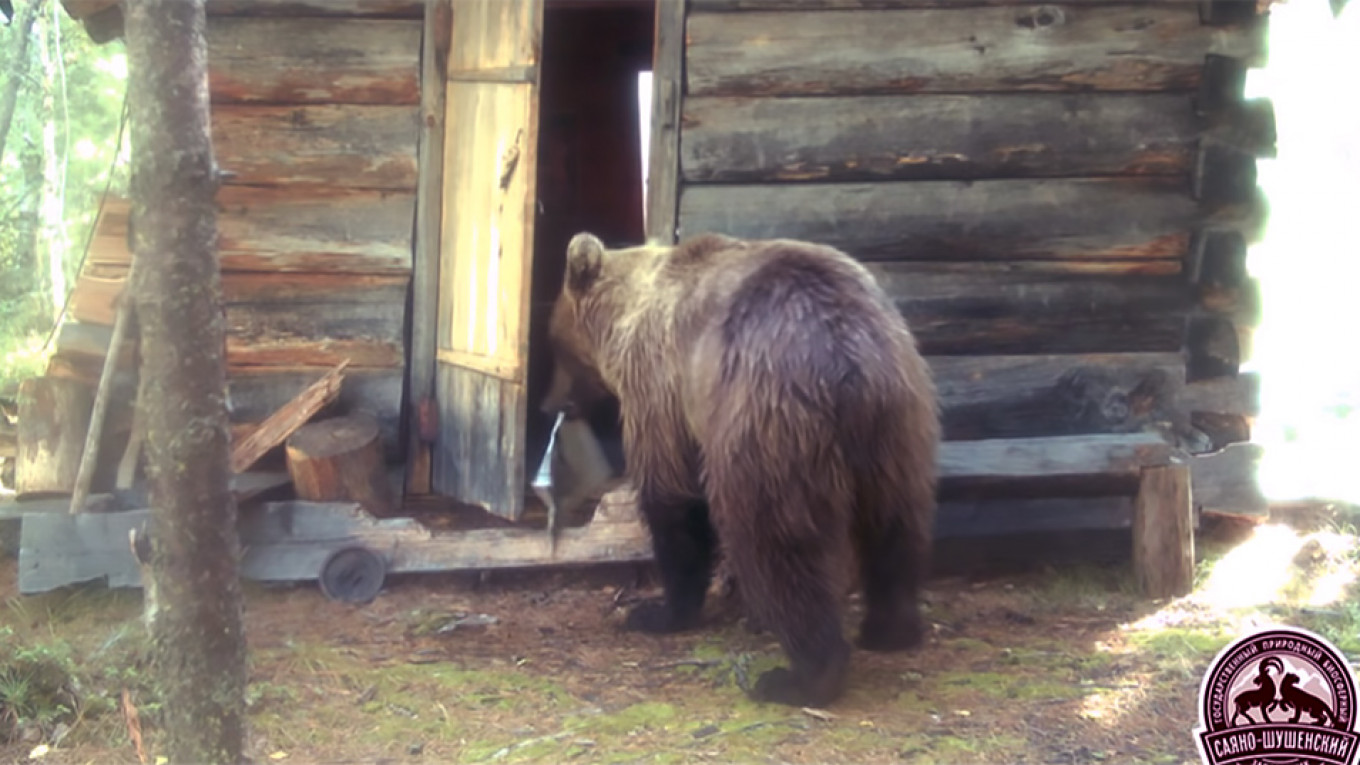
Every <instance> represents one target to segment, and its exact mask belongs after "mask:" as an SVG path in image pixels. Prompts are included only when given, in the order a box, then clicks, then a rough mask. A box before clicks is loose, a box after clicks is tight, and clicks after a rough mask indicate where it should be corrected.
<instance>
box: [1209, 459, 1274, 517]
mask: <svg viewBox="0 0 1360 765" xmlns="http://www.w3.org/2000/svg"><path fill="white" fill-rule="evenodd" d="M1264 453H1265V449H1264V448H1263V447H1262V446H1261V445H1260V444H1249V443H1242V444H1232V445H1230V446H1228V447H1227V448H1225V449H1223V450H1222V451H1218V452H1214V453H1213V454H1199V455H1195V456H1194V457H1193V458H1191V460H1190V476H1191V483H1192V485H1193V487H1194V502H1195V506H1196V507H1198V508H1199V509H1200V511H1201V512H1205V513H1215V514H1218V515H1242V516H1251V517H1257V518H1259V517H1264V516H1266V515H1269V514H1270V503H1269V501H1268V500H1267V499H1266V497H1265V495H1264V494H1262V493H1261V488H1260V485H1259V484H1258V483H1257V481H1256V471H1257V467H1258V466H1259V465H1260V462H1261V457H1262V456H1263V455H1264Z"/></svg>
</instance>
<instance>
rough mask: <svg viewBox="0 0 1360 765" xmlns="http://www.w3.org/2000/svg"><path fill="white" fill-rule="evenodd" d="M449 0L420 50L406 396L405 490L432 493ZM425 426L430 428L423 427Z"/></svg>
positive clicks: (440, 0) (438, 6)
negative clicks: (429, 417)
mask: <svg viewBox="0 0 1360 765" xmlns="http://www.w3.org/2000/svg"><path fill="white" fill-rule="evenodd" d="M452 34H453V29H452V10H451V9H450V8H449V7H448V5H447V0H430V2H426V3H425V26H424V33H423V35H422V37H421V52H420V113H421V120H420V145H419V152H418V155H417V156H418V168H419V169H418V178H417V184H418V186H419V188H418V190H417V192H416V222H415V247H414V264H413V266H412V274H411V323H410V326H411V332H410V334H411V345H410V358H411V362H410V368H409V370H408V377H409V379H408V386H409V388H410V395H409V397H408V400H407V406H406V414H407V426H406V432H407V433H408V434H409V440H408V442H407V446H406V454H407V459H406V490H407V492H408V493H411V494H428V493H430V478H431V470H432V469H433V468H432V460H433V458H434V455H433V449H434V444H433V443H432V442H431V440H430V439H429V435H430V434H429V432H428V431H430V430H431V428H429V427H428V424H429V423H422V421H421V413H422V412H425V413H429V412H432V411H434V395H435V379H434V375H435V342H436V324H437V322H438V321H439V259H440V255H439V253H440V247H439V241H440V235H441V231H440V223H441V212H442V210H443V199H444V124H445V123H444V93H445V83H444V71H445V69H446V67H445V66H444V63H443V62H444V61H445V60H446V58H447V55H448V51H447V50H441V41H445V40H450V39H452ZM422 425H425V427H422Z"/></svg>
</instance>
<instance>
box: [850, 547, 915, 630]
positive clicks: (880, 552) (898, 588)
mask: <svg viewBox="0 0 1360 765" xmlns="http://www.w3.org/2000/svg"><path fill="white" fill-rule="evenodd" d="M857 541H858V545H859V562H860V583H861V586H862V587H863V589H864V604H865V614H864V621H863V622H861V623H860V628H859V639H858V640H856V641H855V643H856V645H858V646H859V647H860V648H863V649H865V650H866V651H901V650H905V649H908V648H914V647H916V646H918V645H920V644H921V639H922V636H923V629H922V626H921V607H920V602H919V601H920V589H921V578H922V574H923V573H924V572H923V571H922V569H923V565H922V564H923V561H922V560H921V557H922V556H921V554H920V552H919V549H918V546H917V545H915V544H913V543H912V542H911V541H910V537H909V535H908V534H907V531H906V529H905V528H904V524H902V523H900V522H896V521H891V522H889V523H888V524H887V528H879V529H874V530H863V531H861V532H860V533H859V540H857Z"/></svg>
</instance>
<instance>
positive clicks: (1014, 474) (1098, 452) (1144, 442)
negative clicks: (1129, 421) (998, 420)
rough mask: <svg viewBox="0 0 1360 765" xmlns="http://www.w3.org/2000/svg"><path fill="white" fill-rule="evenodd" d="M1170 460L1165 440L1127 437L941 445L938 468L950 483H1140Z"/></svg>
mask: <svg viewBox="0 0 1360 765" xmlns="http://www.w3.org/2000/svg"><path fill="white" fill-rule="evenodd" d="M1170 458H1171V445H1170V444H1168V443H1167V442H1166V441H1165V440H1163V439H1162V438H1161V437H1160V436H1158V435H1156V434H1153V433H1123V434H1100V435H1083V436H1058V437H1052V438H1003V439H988V440H985V441H947V442H945V443H942V444H940V451H939V458H938V464H939V470H940V473H939V476H940V480H941V481H942V482H945V483H950V482H965V481H974V480H983V481H1008V480H1015V479H1024V478H1064V477H1069V476H1078V475H1080V476H1096V477H1109V478H1135V477H1137V476H1138V474H1139V473H1140V472H1141V470H1142V468H1144V467H1147V466H1149V465H1162V464H1166V463H1167V462H1168V461H1169V460H1170Z"/></svg>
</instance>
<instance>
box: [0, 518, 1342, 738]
mask: <svg viewBox="0 0 1360 765" xmlns="http://www.w3.org/2000/svg"><path fill="white" fill-rule="evenodd" d="M1286 521H1287V522H1286ZM1358 541H1360V540H1357V537H1356V534H1355V531H1354V529H1353V528H1351V527H1350V526H1349V525H1348V524H1346V523H1343V522H1342V521H1341V520H1340V519H1338V518H1335V517H1332V516H1331V515H1330V514H1328V513H1325V512H1324V513H1320V514H1318V513H1314V514H1311V515H1310V516H1309V517H1307V518H1302V519H1301V518H1300V517H1298V516H1297V515H1291V516H1290V518H1288V519H1286V520H1281V519H1279V518H1276V519H1272V521H1271V522H1269V523H1267V524H1263V525H1261V526H1257V527H1255V528H1254V530H1253V529H1251V528H1247V529H1243V528H1241V527H1234V528H1230V529H1228V530H1227V531H1225V530H1224V529H1222V528H1220V529H1218V530H1217V531H1215V530H1213V529H1209V530H1206V531H1204V532H1202V534H1201V540H1200V542H1201V544H1200V547H1201V557H1202V558H1203V561H1202V563H1201V565H1200V567H1199V572H1198V576H1197V580H1198V581H1197V586H1196V591H1195V592H1194V593H1193V594H1192V595H1190V596H1188V597H1186V598H1183V599H1179V600H1176V601H1174V602H1170V603H1167V602H1161V603H1154V602H1149V601H1146V600H1143V599H1140V598H1139V597H1137V596H1136V595H1135V594H1133V590H1132V586H1131V581H1130V576H1129V574H1128V566H1127V563H1124V564H1121V565H1114V566H1100V565H1090V564H1087V565H1073V566H1063V567H1051V568H1040V569H1037V570H1032V571H1028V572H1023V573H1017V574H1011V575H1008V576H1001V577H992V578H987V579H976V578H975V579H964V578H937V579H934V580H932V581H931V583H930V586H929V589H928V593H927V596H928V607H927V615H928V618H929V622H930V624H931V634H930V636H929V639H928V641H927V644H926V646H925V647H923V648H922V649H921V650H918V651H915V652H911V653H906V654H896V655H882V654H872V653H866V652H863V651H856V652H855V654H854V656H853V658H852V674H851V678H850V689H849V691H848V692H847V694H846V696H845V697H844V698H843V699H841V700H840V701H838V702H837V703H835V704H834V705H832V706H831V707H830V708H829V709H827V710H800V709H792V708H786V707H777V706H772V705H760V704H755V703H752V702H750V701H747V700H746V699H745V697H744V695H743V693H742V691H741V690H740V688H739V685H740V684H741V683H742V682H743V681H744V680H746V679H753V678H754V677H755V676H756V675H757V674H758V673H759V672H760V671H762V670H763V669H764V668H767V667H769V666H771V665H773V664H774V663H776V662H779V661H781V660H782V657H781V655H780V652H779V650H778V647H777V646H776V645H775V644H774V642H773V641H772V639H771V638H770V637H769V636H768V635H760V634H751V633H749V632H748V631H747V630H746V629H745V628H744V626H743V624H742V622H741V620H740V618H739V617H738V616H737V615H736V613H735V611H734V609H733V608H732V607H731V606H730V604H729V605H728V606H727V607H724V606H723V605H722V604H714V607H713V608H711V609H710V610H711V611H712V612H713V613H712V614H711V618H710V619H709V623H708V624H707V625H706V626H705V628H703V629H701V630H697V631H695V632H692V633H687V634H683V635H676V636H669V637H660V638H658V637H652V636H646V635H639V634H631V633H624V632H620V631H619V629H618V624H619V622H620V620H621V618H622V615H623V613H624V610H625V608H626V606H627V605H628V604H629V603H631V602H634V601H636V600H637V599H638V598H640V597H643V596H646V595H649V594H653V590H652V589H651V588H649V587H642V588H639V587H638V586H637V581H638V572H637V569H636V568H634V567H615V568H602V569H592V570H582V571H574V572H572V571H557V572H551V573H537V574H497V575H494V576H491V577H489V578H482V577H477V576H471V575H447V576H421V577H409V578H404V579H401V580H397V581H391V582H389V583H388V585H387V587H386V589H385V590H384V591H383V592H382V594H381V595H380V596H379V597H378V598H377V599H376V600H374V601H373V602H372V603H369V604H367V605H363V606H354V605H345V604H340V603H334V602H330V601H328V600H326V599H325V597H323V596H322V594H321V593H320V591H319V589H318V588H317V587H316V586H315V585H314V584H312V585H298V586H289V587H263V586H260V585H257V584H249V583H248V584H247V586H246V595H247V597H246V611H245V613H246V623H247V631H248V641H249V649H250V686H249V692H248V703H249V710H250V721H251V739H250V752H251V755H252V756H253V757H254V758H255V759H256V761H257V762H261V763H268V762H283V763H303V762H309V763H310V762H327V763H331V762H335V763H339V762H345V763H350V762H387V763H420V762H487V763H514V762H789V763H821V762H917V763H928V762H938V763H970V762H978V763H1003V762H1004V763H1021V762H1028V763H1095V762H1148V763H1181V762H1197V761H1198V755H1197V753H1196V750H1195V746H1194V739H1193V734H1192V729H1193V728H1194V727H1195V726H1196V725H1197V724H1198V715H1197V711H1196V710H1197V693H1198V690H1199V685H1200V681H1201V678H1202V676H1203V673H1204V672H1205V670H1206V668H1207V667H1208V665H1209V663H1210V661H1211V660H1212V658H1213V657H1214V655H1215V654H1216V653H1217V652H1218V650H1219V649H1221V648H1222V647H1223V646H1224V645H1225V644H1226V643H1227V642H1229V641H1230V640H1231V639H1233V638H1235V637H1237V636H1239V635H1240V634H1242V632H1243V631H1245V630H1248V629H1250V628H1251V627H1253V626H1255V625H1261V624H1266V623H1281V622H1282V623H1288V624H1295V625H1298V626H1303V627H1307V628H1310V629H1314V630H1316V631H1318V632H1320V633H1322V634H1323V635H1325V636H1327V637H1328V638H1329V639H1331V640H1332V641H1333V642H1335V643H1337V644H1338V645H1339V646H1340V647H1341V649H1342V650H1343V651H1345V652H1347V653H1348V655H1349V656H1351V657H1358V656H1360V602H1358V601H1357V599H1356V598H1353V597H1351V594H1352V588H1353V587H1354V586H1355V585H1354V584H1353V583H1354V580H1355V574H1356V572H1357V569H1358V568H1360V551H1357V542H1358ZM140 604H141V598H140V594H139V593H138V592H135V591H132V592H129V591H109V590H106V589H103V588H101V587H96V586H86V587H76V588H68V589H64V590H61V591H58V592H52V593H46V594H43V595H40V596H27V597H24V596H19V595H17V591H16V583H15V562H14V561H13V559H4V558H0V762H29V761H38V762H49V763H138V762H145V763H155V762H157V753H158V751H160V746H159V744H160V741H161V738H160V733H159V731H158V729H157V726H156V720H157V717H158V714H159V701H158V700H157V698H156V694H155V692H154V689H153V686H152V683H151V682H150V673H149V672H148V671H147V669H146V656H147V648H146V640H145V637H144V634H145V633H144V630H143V627H142V623H141V621H140ZM856 612H857V609H856V608H853V607H852V609H851V614H850V615H849V619H850V620H851V621H848V622H847V627H849V626H851V625H852V624H853V619H854V617H855V615H856ZM6 657H8V658H6ZM42 660H46V661H48V663H50V664H53V665H59V666H62V667H66V668H67V669H68V670H69V671H70V672H71V673H72V677H71V678H70V679H68V680H67V681H66V683H65V684H64V687H63V689H62V690H61V692H60V693H59V694H58V698H57V699H56V700H55V701H49V702H48V703H47V706H46V707H44V706H43V705H42V704H40V703H39V702H38V701H37V700H36V695H37V694H36V692H35V687H36V684H37V680H36V678H35V677H33V675H34V674H36V673H37V670H34V669H32V668H33V667H37V666H42ZM25 661H26V662H28V663H27V664H25V663H24V662H25ZM6 662H8V664H7V663H6ZM21 667H29V668H30V669H29V670H28V671H29V676H28V677H27V679H25V677H21V676H20V675H21V674H22V673H20V672H19V671H18V669H19V668H21ZM24 694H27V696H25V695H24ZM7 699H8V700H9V703H8V705H7V703H6V700H7ZM23 701H27V703H28V706H23V704H22V703H21V702H23ZM16 710H17V711H16ZM7 734H8V736H9V742H8V743H5V737H6V735H7Z"/></svg>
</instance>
